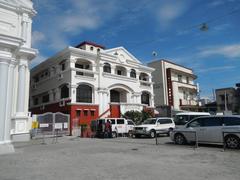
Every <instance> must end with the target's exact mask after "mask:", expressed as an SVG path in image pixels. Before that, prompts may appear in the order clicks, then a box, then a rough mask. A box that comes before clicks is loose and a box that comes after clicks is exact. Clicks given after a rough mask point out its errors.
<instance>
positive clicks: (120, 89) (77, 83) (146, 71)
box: [30, 42, 154, 124]
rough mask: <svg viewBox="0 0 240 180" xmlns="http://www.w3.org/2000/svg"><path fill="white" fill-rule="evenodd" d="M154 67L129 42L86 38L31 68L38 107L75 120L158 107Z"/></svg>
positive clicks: (33, 102)
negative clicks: (119, 43) (107, 46)
mask: <svg viewBox="0 0 240 180" xmlns="http://www.w3.org/2000/svg"><path fill="white" fill-rule="evenodd" d="M153 70H154V69H153V68H150V67H147V66H145V65H143V64H142V63H141V62H140V61H139V60H137V59H136V58H135V57H134V56H133V55H132V54H130V53H129V52H128V51H127V50H126V49H125V48H123V47H117V48H113V49H105V48H104V47H103V46H101V45H97V44H95V43H91V42H83V43H81V44H79V45H78V46H76V47H67V48H65V49H64V50H62V51H60V52H59V53H57V54H56V55H55V56H53V57H51V58H49V59H47V60H46V61H44V62H43V63H41V64H40V65H38V66H36V67H35V68H34V69H32V70H31V90H30V110H31V112H32V113H44V112H56V111H60V112H64V113H68V114H70V115H71V120H72V121H71V122H72V123H74V122H73V121H74V120H76V121H77V123H78V124H79V123H80V124H84V123H87V124H89V123H90V121H91V120H92V119H96V118H99V117H120V116H121V114H124V113H125V112H126V111H129V110H138V111H141V110H143V109H144V108H153V107H154V100H153V83H152V76H151V73H152V72H153Z"/></svg>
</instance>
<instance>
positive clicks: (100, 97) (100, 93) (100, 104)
mask: <svg viewBox="0 0 240 180" xmlns="http://www.w3.org/2000/svg"><path fill="white" fill-rule="evenodd" d="M102 102H103V94H102V92H101V91H100V92H99V111H100V112H99V114H102V113H103V104H102Z"/></svg>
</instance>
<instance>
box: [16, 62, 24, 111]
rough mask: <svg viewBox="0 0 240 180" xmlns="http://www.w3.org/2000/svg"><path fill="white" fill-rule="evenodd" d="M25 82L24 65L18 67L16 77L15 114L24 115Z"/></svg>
mask: <svg viewBox="0 0 240 180" xmlns="http://www.w3.org/2000/svg"><path fill="white" fill-rule="evenodd" d="M25 82H26V65H25V64H20V65H19V76H18V96H17V97H18V98H17V114H19V115H20V114H21V115H24V110H25V107H24V106H25V91H26V90H25V86H26V84H25Z"/></svg>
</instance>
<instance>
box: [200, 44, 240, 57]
mask: <svg viewBox="0 0 240 180" xmlns="http://www.w3.org/2000/svg"><path fill="white" fill-rule="evenodd" d="M199 55H200V56H201V57H208V56H213V55H220V56H224V57H226V58H238V57H240V43H238V44H231V45H219V46H209V47H204V48H201V50H200V52H199Z"/></svg>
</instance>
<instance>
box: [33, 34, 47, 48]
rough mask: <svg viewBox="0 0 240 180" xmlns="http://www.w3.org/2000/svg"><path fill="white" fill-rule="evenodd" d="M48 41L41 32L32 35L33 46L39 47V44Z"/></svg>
mask: <svg viewBox="0 0 240 180" xmlns="http://www.w3.org/2000/svg"><path fill="white" fill-rule="evenodd" d="M44 40H46V37H45V35H44V34H43V33H42V32H39V31H33V33H32V46H33V47H37V46H38V43H40V42H42V41H44Z"/></svg>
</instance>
